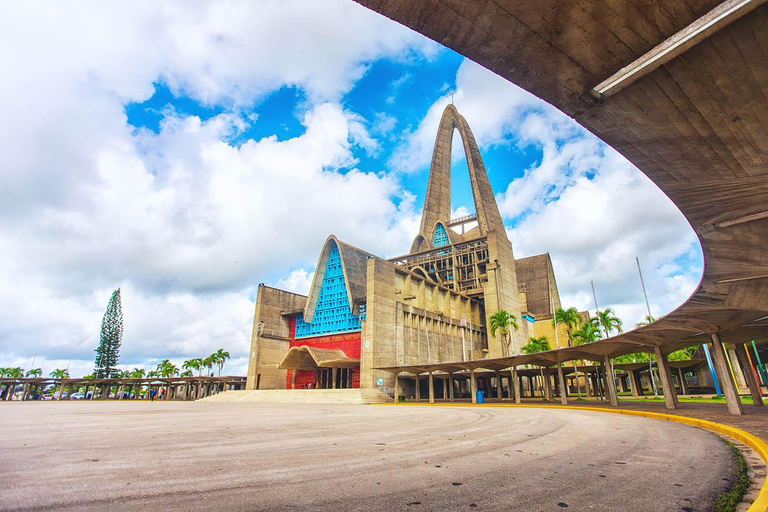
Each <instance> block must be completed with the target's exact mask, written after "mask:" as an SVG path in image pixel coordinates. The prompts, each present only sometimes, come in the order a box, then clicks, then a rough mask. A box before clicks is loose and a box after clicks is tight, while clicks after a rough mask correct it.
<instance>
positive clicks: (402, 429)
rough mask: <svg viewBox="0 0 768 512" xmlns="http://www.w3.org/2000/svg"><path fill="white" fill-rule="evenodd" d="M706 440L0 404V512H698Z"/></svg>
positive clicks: (612, 429)
mask: <svg viewBox="0 0 768 512" xmlns="http://www.w3.org/2000/svg"><path fill="white" fill-rule="evenodd" d="M733 475H734V460H733V457H732V455H731V452H730V449H729V448H728V447H727V446H726V445H725V444H724V443H723V442H722V441H721V440H720V439H719V438H717V437H716V436H714V435H713V434H711V433H709V432H706V431H703V430H699V429H696V428H693V427H687V426H683V425H679V424H675V423H667V422H663V421H658V420H650V419H644V418H634V417H624V416H620V415H613V414H605V413H597V412H589V411H572V410H546V409H514V408H482V407H472V406H466V407H426V406H403V407H397V406H374V405H372V406H355V405H305V404H299V405H296V404H291V405H278V404H275V405H271V404H257V403H250V404H249V403H214V402H210V403H206V402H192V403H190V402H186V403H185V402H174V403H162V402H153V403H147V402H52V403H51V402H48V403H31V402H26V403H0V509H2V510H39V509H51V510H160V511H163V512H170V511H176V510H317V509H325V510H334V511H345V510H366V511H369V510H409V511H413V512H416V511H425V510H447V509H467V510H468V509H474V510H521V511H539V510H542V511H549V510H556V511H559V510H564V509H568V510H569V511H571V510H575V511H581V510H590V511H607V510H633V511H667V510H670V511H672V510H676V511H680V510H682V511H694V510H696V511H703V510H710V509H711V506H712V503H713V500H714V498H715V497H716V496H717V495H719V493H720V492H722V491H723V490H725V489H726V488H727V487H728V486H729V485H730V480H732V479H733V477H734V476H733Z"/></svg>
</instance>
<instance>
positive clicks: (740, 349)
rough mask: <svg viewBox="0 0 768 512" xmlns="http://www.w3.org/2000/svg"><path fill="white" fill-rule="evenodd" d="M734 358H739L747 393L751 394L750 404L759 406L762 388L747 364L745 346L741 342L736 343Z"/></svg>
mask: <svg viewBox="0 0 768 512" xmlns="http://www.w3.org/2000/svg"><path fill="white" fill-rule="evenodd" d="M736 358H737V359H738V360H739V366H741V372H742V373H743V374H744V377H745V378H746V379H745V380H746V381H747V387H748V388H749V394H750V395H752V404H753V405H755V406H756V407H760V406H761V405H763V396H762V394H763V390H762V389H760V382H759V381H758V380H757V378H756V377H755V372H753V371H752V366H751V365H750V364H749V355H748V352H747V347H746V345H744V344H743V343H737V344H736Z"/></svg>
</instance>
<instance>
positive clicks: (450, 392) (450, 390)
mask: <svg viewBox="0 0 768 512" xmlns="http://www.w3.org/2000/svg"><path fill="white" fill-rule="evenodd" d="M448 400H450V401H451V402H453V374H452V373H449V374H448Z"/></svg>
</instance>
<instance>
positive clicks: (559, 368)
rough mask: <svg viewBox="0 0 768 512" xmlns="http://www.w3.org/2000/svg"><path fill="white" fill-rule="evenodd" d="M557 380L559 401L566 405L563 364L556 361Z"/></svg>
mask: <svg viewBox="0 0 768 512" xmlns="http://www.w3.org/2000/svg"><path fill="white" fill-rule="evenodd" d="M557 380H558V381H559V382H560V403H561V404H563V405H568V388H567V387H566V386H565V378H564V377H563V365H562V364H560V363H557Z"/></svg>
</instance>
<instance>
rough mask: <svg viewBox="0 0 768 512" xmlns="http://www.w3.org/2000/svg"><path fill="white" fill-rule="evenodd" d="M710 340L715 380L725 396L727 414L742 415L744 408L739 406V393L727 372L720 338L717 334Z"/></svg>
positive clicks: (729, 373)
mask: <svg viewBox="0 0 768 512" xmlns="http://www.w3.org/2000/svg"><path fill="white" fill-rule="evenodd" d="M710 338H711V339H712V355H713V359H714V363H715V369H716V370H717V379H718V380H719V381H720V387H721V388H722V391H723V395H724V396H725V403H726V404H727V405H728V412H729V413H730V414H733V415H736V416H739V415H742V414H744V407H743V406H742V405H741V398H739V392H738V391H737V390H736V384H735V383H734V382H733V377H732V376H731V372H730V371H729V370H728V363H727V362H726V360H725V350H724V348H723V344H722V342H721V341H720V336H718V335H717V333H713V334H712V335H711V336H710Z"/></svg>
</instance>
